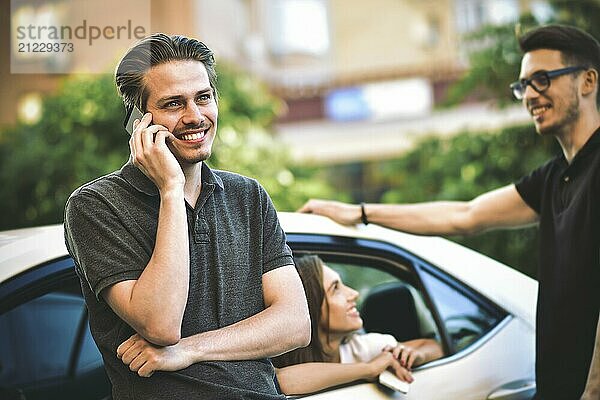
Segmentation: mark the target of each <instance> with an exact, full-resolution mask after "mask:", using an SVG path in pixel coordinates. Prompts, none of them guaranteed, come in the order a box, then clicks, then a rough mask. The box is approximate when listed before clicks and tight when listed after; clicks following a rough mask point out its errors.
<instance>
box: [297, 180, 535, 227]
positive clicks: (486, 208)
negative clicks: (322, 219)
mask: <svg viewBox="0 0 600 400" xmlns="http://www.w3.org/2000/svg"><path fill="white" fill-rule="evenodd" d="M298 211H299V212H304V213H313V214H319V215H324V216H326V217H329V218H331V219H333V220H334V221H336V222H338V223H340V224H343V225H355V224H358V223H360V222H361V208H360V206H359V205H356V204H345V203H340V202H336V201H329V200H310V201H308V202H307V203H306V204H305V205H304V206H303V207H302V208H300V209H299V210H298ZM365 212H366V216H367V219H368V221H369V222H370V223H374V224H378V225H382V226H385V227H388V228H392V229H396V230H400V231H404V232H409V233H414V234H417V235H468V234H473V233H477V232H482V231H485V230H488V229H494V228H508V227H518V226H523V225H528V224H531V223H534V222H537V220H538V215H537V213H536V212H535V211H534V210H532V209H531V208H530V207H529V206H528V205H527V203H525V201H523V199H522V198H521V196H520V195H519V193H518V192H517V189H516V188H515V186H514V185H509V186H505V187H503V188H500V189H496V190H493V191H490V192H487V193H484V194H482V195H480V196H478V197H476V198H475V199H473V200H471V201H468V202H467V201H464V202H461V201H437V202H430V203H416V204H366V205H365Z"/></svg>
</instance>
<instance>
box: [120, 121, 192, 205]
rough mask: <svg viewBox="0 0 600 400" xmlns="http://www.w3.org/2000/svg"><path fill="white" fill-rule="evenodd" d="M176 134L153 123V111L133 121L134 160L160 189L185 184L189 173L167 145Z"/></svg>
mask: <svg viewBox="0 0 600 400" xmlns="http://www.w3.org/2000/svg"><path fill="white" fill-rule="evenodd" d="M173 140H175V136H173V134H172V133H171V132H169V130H168V129H167V128H165V127H164V126H162V125H152V114H150V113H146V114H144V116H143V117H142V119H141V120H138V119H136V120H135V121H134V122H133V134H132V135H131V138H130V139H129V148H130V150H131V158H132V160H133V164H134V165H135V166H136V167H138V168H139V169H140V170H141V171H142V172H143V173H144V174H145V175H146V176H147V177H148V178H150V180H152V182H154V184H155V185H156V186H157V187H158V190H159V192H161V194H163V192H165V191H170V190H173V189H179V188H181V189H182V188H183V185H184V183H185V176H184V174H183V170H182V169H181V166H180V165H179V162H178V161H177V159H176V158H175V156H174V155H173V153H172V152H171V150H170V149H169V147H168V146H167V143H169V142H171V141H173Z"/></svg>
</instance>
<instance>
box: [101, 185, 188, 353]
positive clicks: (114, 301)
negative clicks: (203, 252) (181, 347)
mask: <svg viewBox="0 0 600 400" xmlns="http://www.w3.org/2000/svg"><path fill="white" fill-rule="evenodd" d="M123 283H124V284H125V285H131V286H130V287H123V286H121V287H119V288H117V285H119V284H117V285H115V286H113V287H111V288H109V290H110V292H109V293H107V301H108V302H109V304H110V305H111V307H112V308H113V310H115V311H116V312H117V314H119V316H121V318H123V319H124V320H125V321H126V322H127V323H129V324H130V325H131V326H132V327H133V328H134V329H135V330H136V331H137V332H138V333H140V335H142V336H143V337H145V338H146V339H148V340H149V341H150V342H153V343H156V344H160V345H168V344H173V343H176V342H177V341H178V340H179V338H180V335H181V321H182V319H183V313H184V310H185V305H186V302H187V296H188V285H189V241H188V228H187V216H186V210H185V200H184V196H183V190H176V191H171V192H168V193H164V194H162V195H161V205H160V210H159V218H158V228H157V233H156V243H155V247H154V250H153V253H152V257H151V258H150V261H149V262H148V264H147V266H146V268H145V269H144V271H143V273H142V275H141V276H140V277H139V279H138V280H137V281H130V282H122V283H121V284H123ZM115 289H116V290H115Z"/></svg>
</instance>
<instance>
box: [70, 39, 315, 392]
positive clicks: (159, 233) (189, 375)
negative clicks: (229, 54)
mask: <svg viewBox="0 0 600 400" xmlns="http://www.w3.org/2000/svg"><path fill="white" fill-rule="evenodd" d="M116 83H117V87H118V89H119V92H120V94H121V96H122V97H123V101H124V103H125V105H126V106H127V107H133V106H137V107H139V108H140V109H141V110H144V111H146V114H144V116H143V117H142V118H141V120H136V121H135V122H134V130H133V134H132V136H131V139H130V141H129V145H130V149H131V158H130V160H129V162H128V163H127V164H125V165H124V166H123V167H122V168H121V169H120V170H119V171H116V172H113V173H112V174H109V175H107V176H104V177H101V178H98V179H96V180H94V181H92V182H90V183H87V184H85V185H83V186H82V187H80V188H78V189H77V190H76V191H75V192H74V193H73V194H72V195H71V197H70V198H69V200H68V202H67V206H66V210H65V237H66V242H67V247H68V249H69V252H70V253H71V255H72V256H73V258H74V259H75V263H76V268H77V272H78V274H79V276H80V278H81V282H82V289H83V293H84V296H85V299H86V303H87V306H88V308H89V313H90V326H91V331H92V334H93V336H94V339H95V340H96V343H97V345H98V347H99V349H100V351H101V352H102V355H103V358H104V362H105V366H106V369H107V372H108V376H109V378H110V380H111V383H112V385H113V398H115V399H162V398H165V399H166V398H169V399H172V398H181V399H183V398H185V399H193V398H203V399H209V398H227V399H236V398H239V399H242V398H243V399H276V398H280V397H281V396H278V395H277V392H276V389H275V385H274V382H273V376H274V373H273V367H272V365H271V363H270V362H269V360H268V357H271V356H275V355H278V354H281V353H283V352H286V351H289V350H292V349H294V348H297V347H301V346H305V345H307V344H308V342H309V340H310V322H309V318H308V309H307V305H306V299H305V297H304V292H303V289H302V284H301V282H300V279H299V277H298V275H297V273H296V271H295V268H294V266H293V261H292V257H291V251H290V249H289V248H288V247H287V245H286V244H285V234H284V232H283V231H282V229H281V227H280V225H279V221H278V219H277V215H276V212H275V209H274V207H273V204H272V203H271V200H270V199H269V196H268V195H267V193H266V192H265V191H264V189H263V188H262V187H261V186H260V184H258V183H257V182H256V181H255V180H252V179H249V178H246V177H243V176H240V175H237V174H233V173H228V172H223V171H214V170H211V169H210V168H209V167H208V166H207V165H206V164H205V163H204V162H203V161H204V160H206V159H207V158H208V157H209V156H210V154H211V146H212V142H213V140H214V137H215V135H216V131H217V114H218V109H217V98H216V86H215V83H216V74H215V70H214V59H213V54H212V52H211V51H210V50H209V49H208V48H207V47H206V46H205V45H204V44H203V43H201V42H199V41H197V40H195V39H189V38H186V37H182V36H166V35H164V34H154V35H152V36H149V37H148V38H146V39H143V40H142V41H140V42H139V43H137V44H136V45H135V46H134V47H132V48H131V49H130V50H129V51H128V52H127V54H126V55H125V56H124V57H123V59H122V60H121V62H120V63H119V66H118V67H117V71H116Z"/></svg>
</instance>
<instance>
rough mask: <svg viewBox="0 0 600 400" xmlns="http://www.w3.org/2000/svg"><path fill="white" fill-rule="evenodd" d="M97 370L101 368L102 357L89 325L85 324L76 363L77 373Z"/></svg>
mask: <svg viewBox="0 0 600 400" xmlns="http://www.w3.org/2000/svg"><path fill="white" fill-rule="evenodd" d="M97 368H102V355H101V354H100V351H99V350H98V347H97V346H96V343H95V342H94V339H93V338H92V333H91V332H90V324H89V323H86V324H85V333H84V336H83V343H82V344H81V353H80V354H79V360H78V361H77V373H78V374H82V373H85V372H88V371H91V370H94V369H97Z"/></svg>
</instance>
